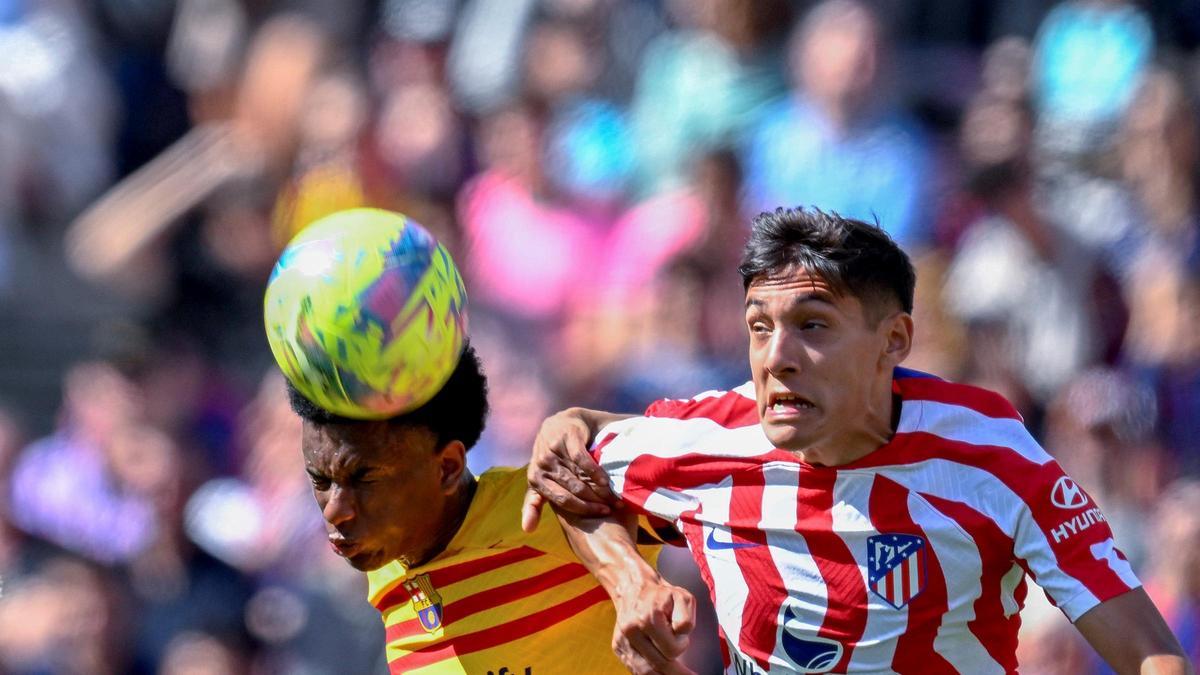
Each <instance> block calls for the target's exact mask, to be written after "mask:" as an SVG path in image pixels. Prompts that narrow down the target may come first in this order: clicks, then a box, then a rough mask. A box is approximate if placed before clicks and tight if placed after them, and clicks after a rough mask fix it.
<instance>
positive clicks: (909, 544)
mask: <svg viewBox="0 0 1200 675" xmlns="http://www.w3.org/2000/svg"><path fill="white" fill-rule="evenodd" d="M867 578H868V580H869V581H870V582H871V583H870V586H871V592H872V593H874V594H875V595H878V596H879V597H881V598H883V599H884V601H885V602H887V603H888V604H889V605H891V606H892V607H895V608H896V609H901V608H903V607H904V606H905V605H907V604H908V603H909V601H911V600H912V599H913V598H915V597H917V596H918V595H920V593H921V591H922V590H923V589H924V588H925V540H924V539H922V538H920V537H918V536H916V535H915V534H879V535H875V536H873V537H868V538H867Z"/></svg>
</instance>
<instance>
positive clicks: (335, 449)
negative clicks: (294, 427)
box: [303, 422, 404, 471]
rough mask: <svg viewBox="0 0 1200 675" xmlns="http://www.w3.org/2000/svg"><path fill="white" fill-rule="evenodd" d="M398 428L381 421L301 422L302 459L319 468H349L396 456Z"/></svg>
mask: <svg viewBox="0 0 1200 675" xmlns="http://www.w3.org/2000/svg"><path fill="white" fill-rule="evenodd" d="M403 436H404V435H403V434H402V433H401V430H393V429H388V425H387V424H384V423H367V424H314V423H311V422H308V423H305V425H304V437H303V449H304V462H305V465H306V466H307V467H309V468H315V469H319V470H322V471H338V470H353V469H357V468H361V467H363V466H368V465H378V464H388V463H391V462H395V461H398V460H399V457H398V453H397V452H396V449H397V445H398V442H399V441H401V440H402V439H403Z"/></svg>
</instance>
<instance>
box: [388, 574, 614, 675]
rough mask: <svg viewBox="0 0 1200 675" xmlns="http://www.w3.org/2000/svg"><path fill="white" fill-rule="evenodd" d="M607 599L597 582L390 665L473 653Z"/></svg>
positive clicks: (398, 669)
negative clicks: (543, 606)
mask: <svg viewBox="0 0 1200 675" xmlns="http://www.w3.org/2000/svg"><path fill="white" fill-rule="evenodd" d="M606 600H608V594H607V593H606V592H605V591H604V589H603V588H601V587H599V586H596V587H593V588H591V589H590V590H588V591H586V592H584V593H581V594H580V595H577V596H575V597H573V598H571V599H570V600H567V601H566V602H561V603H559V604H557V605H554V606H552V607H547V608H546V609H543V610H541V611H539V612H534V613H533V614H530V615H528V616H523V617H521V618H519V619H514V620H512V621H509V622H508V623H502V624H500V625H499V626H493V627H492V628H486V629H484V630H479V631H475V632H474V633H467V634H466V635H462V636H460V637H458V638H455V639H454V640H453V641H451V642H450V643H449V644H447V643H446V642H445V641H442V642H437V643H434V644H431V645H426V646H425V647H422V648H420V649H418V650H416V651H413V652H409V653H408V654H404V655H403V656H399V657H397V658H395V659H393V660H392V661H390V662H388V668H389V670H391V672H393V673H406V672H408V671H409V670H416V669H417V668H423V667H425V666H428V665H431V664H434V663H437V662H439V661H443V660H445V659H448V658H453V657H454V656H461V655H464V654H472V653H474V652H478V651H482V650H484V649H490V648H492V647H495V646H497V645H502V644H506V643H509V642H512V641H513V640H519V639H521V638H523V637H527V636H529V635H533V634H534V633H537V632H538V631H542V630H545V629H547V628H549V627H550V626H553V625H555V624H557V623H561V622H563V621H566V620H567V619H569V618H571V617H573V616H575V615H576V614H579V613H580V612H582V611H584V610H586V609H588V608H589V607H592V606H593V605H596V604H598V603H601V602H604V601H606Z"/></svg>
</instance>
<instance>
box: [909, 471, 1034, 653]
mask: <svg viewBox="0 0 1200 675" xmlns="http://www.w3.org/2000/svg"><path fill="white" fill-rule="evenodd" d="M921 496H922V497H924V499H925V501H927V502H929V504H930V506H932V507H933V508H935V509H937V510H938V511H940V512H941V513H943V514H945V515H946V517H947V518H950V519H951V520H953V521H954V522H956V523H958V526H959V527H961V528H962V529H963V530H965V531H966V533H967V534H969V535H970V536H971V538H972V539H974V540H975V548H976V549H978V550H979V559H980V560H981V561H982V562H983V570H982V572H981V574H980V576H979V597H978V598H977V599H976V600H975V618H974V619H972V620H971V621H969V622H967V627H968V628H970V629H971V633H972V634H974V635H975V638H976V639H977V640H979V644H981V645H983V647H984V649H986V650H987V653H988V654H989V655H990V656H991V657H992V658H993V659H995V661H996V663H999V664H1000V665H1001V666H1003V667H1004V672H1006V673H1016V672H1017V632H1018V630H1019V629H1020V627H1021V613H1020V612H1019V611H1018V612H1016V613H1014V614H1013V615H1012V616H1010V617H1006V616H1004V603H1003V602H1001V600H1000V595H1001V589H1000V582H1001V580H1002V579H1003V578H1004V575H1005V574H1008V571H1009V570H1010V569H1012V565H1013V551H1012V539H1009V538H1008V537H1007V536H1005V534H1004V532H1002V531H1001V530H1000V528H999V527H997V526H996V523H994V522H993V521H992V519H991V518H988V517H987V516H986V515H984V514H982V513H980V512H979V511H976V510H975V509H973V508H971V507H970V506H968V505H966V504H963V503H961V502H953V501H950V500H947V499H942V498H941V497H937V496H935V495H930V494H922V495H921ZM1024 586H1025V584H1024V581H1022V582H1021V584H1020V585H1019V586H1018V587H1017V593H1016V594H1014V595H1015V599H1016V600H1017V606H1018V607H1020V606H1021V603H1023V602H1024V600H1025V596H1024Z"/></svg>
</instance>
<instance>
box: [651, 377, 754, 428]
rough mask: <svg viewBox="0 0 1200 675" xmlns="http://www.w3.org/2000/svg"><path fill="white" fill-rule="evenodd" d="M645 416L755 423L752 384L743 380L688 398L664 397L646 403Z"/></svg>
mask: <svg viewBox="0 0 1200 675" xmlns="http://www.w3.org/2000/svg"><path fill="white" fill-rule="evenodd" d="M645 417H655V418H670V419H677V420H689V419H707V420H709V421H711V422H715V423H717V424H719V425H721V426H724V427H731V428H732V427H741V426H747V425H750V424H757V423H758V410H757V406H756V404H755V398H754V384H753V383H752V382H747V383H745V384H743V385H741V386H739V387H736V388H734V389H730V390H727V391H726V390H720V389H713V390H710V391H704V392H701V393H699V394H696V395H695V396H692V397H691V398H680V399H673V398H665V399H661V400H658V401H655V402H654V403H651V404H650V407H648V408H647V409H646V413H645Z"/></svg>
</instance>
